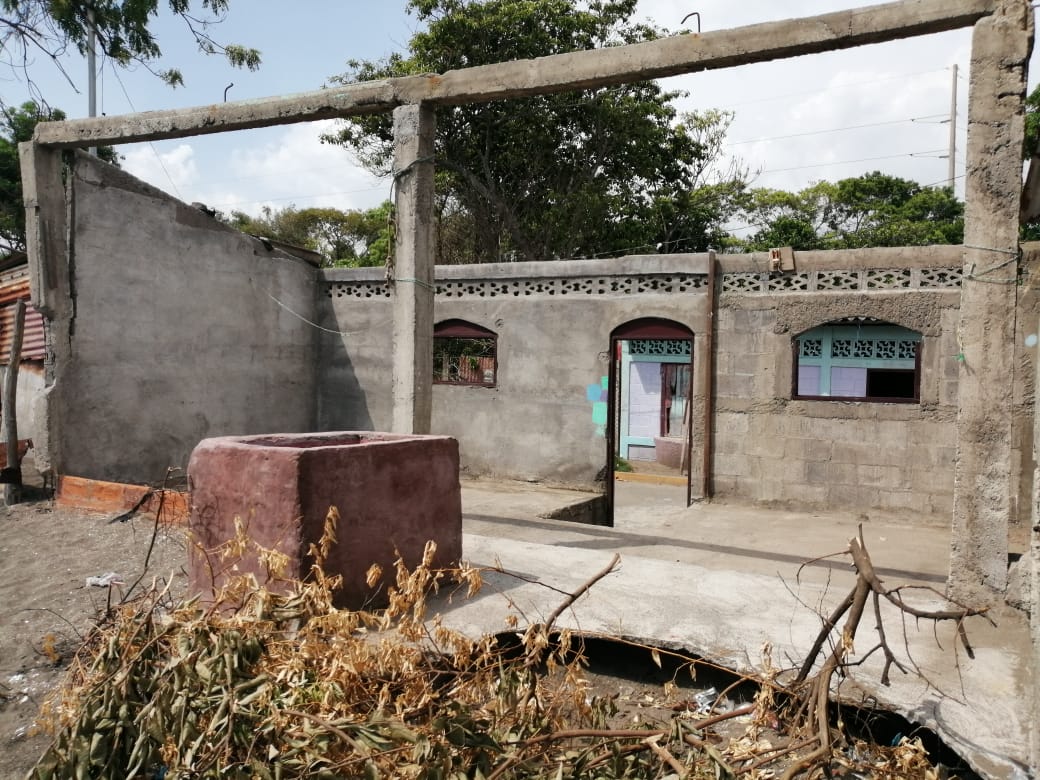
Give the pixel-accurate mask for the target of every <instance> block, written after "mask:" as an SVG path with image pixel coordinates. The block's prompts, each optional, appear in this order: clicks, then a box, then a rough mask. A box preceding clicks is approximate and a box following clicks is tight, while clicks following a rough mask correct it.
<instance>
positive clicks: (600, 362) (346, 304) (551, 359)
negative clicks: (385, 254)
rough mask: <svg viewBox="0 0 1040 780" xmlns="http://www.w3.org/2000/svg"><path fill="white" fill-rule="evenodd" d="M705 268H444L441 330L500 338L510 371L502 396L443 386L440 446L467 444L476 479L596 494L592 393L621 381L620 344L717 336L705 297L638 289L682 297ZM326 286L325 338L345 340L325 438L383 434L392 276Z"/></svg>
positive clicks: (327, 380)
mask: <svg viewBox="0 0 1040 780" xmlns="http://www.w3.org/2000/svg"><path fill="white" fill-rule="evenodd" d="M706 262H707V261H706V256H703V255H701V256H692V255H691V256H657V257H635V258H626V259H624V260H613V261H607V262H603V261H566V262H553V263H533V264H530V263H525V264H495V265H485V266H443V267H439V268H438V269H437V286H438V290H439V294H438V295H437V296H436V303H435V309H434V321H435V322H440V321H442V320H446V319H452V318H459V319H464V320H467V321H469V322H472V323H474V324H476V325H480V326H482V327H484V328H488V329H489V330H492V331H494V332H495V333H496V334H497V336H498V356H499V365H498V376H497V383H496V386H495V387H477V386H455V385H446V384H434V386H433V427H432V430H433V432H435V433H437V434H445V435H449V436H453V437H455V438H457V439H458V440H459V445H460V454H461V459H462V468H463V471H464V473H468V474H471V475H474V476H495V477H507V478H511V479H523V480H538V481H541V482H545V483H549V484H556V485H564V486H572V487H584V488H588V487H591V486H593V485H594V484H595V482H596V478H597V475H600V474H601V472H602V470H603V468H604V466H605V465H606V461H607V457H606V440H605V438H604V436H603V434H602V432H601V431H600V430H598V429H599V426H597V424H596V423H595V422H594V421H593V407H592V401H590V400H589V397H588V387H589V386H590V385H599V384H601V382H602V380H603V378H604V377H606V376H607V375H608V373H609V367H610V334H611V331H612V330H614V329H615V328H616V327H618V326H619V325H621V324H623V323H625V322H629V321H631V320H634V319H639V318H642V317H662V318H666V319H671V320H675V321H676V322H679V323H681V324H684V325H686V326H687V327H689V328H690V329H691V330H692V331H693V332H694V333H695V334H698V333H702V332H703V329H704V328H705V326H706V322H707V312H708V301H707V298H706V297H705V296H704V295H703V294H702V293H700V292H696V291H693V290H691V291H689V292H686V293H678V294H667V293H664V292H661V291H659V290H655V289H646V290H644V291H642V292H640V291H638V290H629V286H630V284H631V280H632V279H633V278H635V277H639V276H641V277H643V278H645V279H647V280H657V281H658V282H659V283H660V284H665V283H666V282H665V280H669V281H668V282H667V284H672V285H674V284H676V280H678V279H680V278H689V277H692V276H694V275H696V276H697V277H703V276H704V275H705V274H706V267H707V266H706ZM323 276H324V278H325V280H326V296H325V297H324V298H323V300H324V301H325V302H326V304H327V305H326V307H325V309H324V312H323V319H322V322H321V324H322V325H323V326H324V327H326V328H328V329H330V330H339V331H345V332H344V333H343V334H342V335H334V334H328V333H326V334H324V336H323V338H322V347H321V350H322V351H321V364H322V367H323V368H322V370H323V373H322V377H321V381H320V387H319V404H318V406H319V425H320V426H321V427H323V428H326V429H337V428H356V427H366V426H367V427H373V428H375V429H376V430H379V429H381V428H382V427H383V426H384V425H386V424H388V423H389V421H390V418H391V412H392V409H391V398H390V390H391V388H390V376H389V371H388V366H389V360H390V350H391V346H392V344H391V329H390V318H391V313H390V303H389V300H390V299H389V298H388V297H384V294H383V290H384V288H383V286H382V282H381V279H382V269H378V271H376V270H367V269H351V270H346V269H344V270H330V271H325V272H323ZM615 285H618V286H621V287H624V288H625V289H626V290H629V291H627V292H626V291H619V290H612V289H611V287H612V286H615ZM647 286H648V287H649V286H652V284H651V283H650V282H648V283H647ZM344 289H346V290H349V292H348V293H345V292H344ZM359 289H363V290H366V291H367V293H368V294H370V295H371V296H373V297H364V295H365V293H360V294H358V293H357V291H358V290H359Z"/></svg>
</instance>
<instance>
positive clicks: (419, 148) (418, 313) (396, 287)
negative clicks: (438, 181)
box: [387, 105, 435, 433]
mask: <svg viewBox="0 0 1040 780" xmlns="http://www.w3.org/2000/svg"><path fill="white" fill-rule="evenodd" d="M434 129H435V116H434V112H433V107H432V106H428V105H420V106H401V107H400V108H398V109H396V110H395V111H394V171H395V173H394V179H395V181H396V185H397V202H396V209H397V216H396V221H397V230H396V240H395V242H394V257H393V265H392V266H390V267H389V268H387V276H388V277H389V279H390V280H391V283H390V297H391V302H392V304H393V309H394V354H393V396H394V410H393V421H392V426H391V427H392V429H393V432H394V433H429V432H430V425H431V422H432V416H433V292H434V287H433V260H434V252H433V247H434V235H433V192H434V182H433V173H434V165H433V136H434Z"/></svg>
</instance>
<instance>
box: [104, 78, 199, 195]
mask: <svg viewBox="0 0 1040 780" xmlns="http://www.w3.org/2000/svg"><path fill="white" fill-rule="evenodd" d="M112 75H113V76H115V77H116V81H117V82H118V83H119V88H120V89H121V90H123V97H125V98H126V102H127V103H128V104H129V105H130V109H131V110H132V111H133V112H134V113H137V108H136V107H135V106H134V101H132V100H131V99H130V93H129V92H127V91H126V85H125V84H123V79H121V78H120V77H119V71H118V70H116V67H115V65H113V66H112ZM148 147H149V148H150V149H151V150H152V154H154V155H155V159H156V160H157V161H158V163H159V167H160V168H162V172H163V173H164V174H166V180H167V181H168V182H170V186H171V187H173V192H174V194H175V195H176V196H177V198H178V199H180V200H184V199H185V198H184V196H183V195H182V194H181V191H180V189H178V187H177V182H175V181H174V180H173V177H172V176H171V175H170V172H169V171H168V170H167V169H166V163H164V162H163V159H162V155H160V154H159V150H158V149H156V148H155V144H153V143H152V142H151V141H149V142H148Z"/></svg>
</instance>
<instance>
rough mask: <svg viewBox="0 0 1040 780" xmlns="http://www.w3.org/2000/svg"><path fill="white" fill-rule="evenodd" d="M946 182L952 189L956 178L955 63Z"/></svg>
mask: <svg viewBox="0 0 1040 780" xmlns="http://www.w3.org/2000/svg"><path fill="white" fill-rule="evenodd" d="M948 162H949V164H948V167H947V171H948V175H947V178H948V182H947V185H948V186H949V188H950V189H951V190H952V189H953V182H954V180H955V179H956V178H957V63H954V64H953V87H952V88H951V89H950V154H949V158H948Z"/></svg>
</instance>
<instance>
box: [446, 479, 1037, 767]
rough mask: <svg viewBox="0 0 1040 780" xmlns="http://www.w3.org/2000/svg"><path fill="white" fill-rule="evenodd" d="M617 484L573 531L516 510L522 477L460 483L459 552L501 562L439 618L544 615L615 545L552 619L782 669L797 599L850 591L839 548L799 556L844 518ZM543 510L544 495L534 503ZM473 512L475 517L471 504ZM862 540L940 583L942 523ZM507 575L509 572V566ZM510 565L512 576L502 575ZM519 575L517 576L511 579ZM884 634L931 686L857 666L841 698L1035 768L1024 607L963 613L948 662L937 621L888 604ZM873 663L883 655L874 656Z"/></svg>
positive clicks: (823, 602) (806, 637)
mask: <svg viewBox="0 0 1040 780" xmlns="http://www.w3.org/2000/svg"><path fill="white" fill-rule="evenodd" d="M635 487H637V486H634V485H630V484H625V485H619V493H618V513H617V515H616V517H615V522H616V526H615V528H612V529H609V528H596V527H590V526H579V525H573V524H567V523H561V522H555V521H551V520H543V519H539V518H536V517H533V516H532V514H530V513H527V514H524V513H523V511H522V505H521V504H520V502H519V501H518V500H517V497H516V494H517V492H526V491H533V490H535V488H533V487H526V488H525V487H522V486H520V487H514V486H509V485H507V486H506V487H505V493H504V494H503V495H502V496H501V498H497V497H496V492H497V491H498V488H497V486H496V485H494V484H488V483H483V482H478V483H475V484H474V483H470V482H464V483H463V511H464V521H463V522H464V539H463V549H464V556H463V557H464V558H465V559H466V560H468V561H470V562H471V563H474V564H481V565H487V566H490V567H496V566H498V565H499V564H500V567H501V569H502V571H501V572H488V573H486V575H485V582H486V585H485V588H484V590H483V591H482V592H481V595H480V596H479V597H477V598H476V599H474V600H472V601H469V602H458V601H456V602H454V603H452V604H450V605H449V604H446V603H442V604H441V605H440V606H439V607H438V609H440V610H441V611H442V613H443V615H444V617H445V622H446V623H447V624H448V625H451V626H453V627H456V628H459V629H461V630H463V631H466V632H471V633H474V634H475V633H480V632H485V631H495V632H497V631H503V630H506V624H505V617H506V616H507V615H508V614H510V612H511V611H514V610H515V612H514V614H518V613H519V611H522V613H523V614H522V615H519V614H518V617H520V619H521V621H524V620H530V621H537V620H540V619H544V618H545V617H546V616H547V615H548V614H550V613H551V612H552V611H553V610H554V609H555V607H556V606H557V605H558V604H559V603H560V601H561V596H560V594H559V592H557V591H551V590H549V589H548V588H547V587H546V586H551V587H553V588H559V589H560V590H562V591H564V592H570V591H572V590H574V589H575V588H577V587H578V586H579V585H580V584H582V583H584V582H585V581H586V580H587V578H588V577H590V576H592V574H593V573H595V572H596V571H598V570H600V569H601V568H602V567H603V566H604V565H605V564H606V563H607V562H608V561H609V560H610V557H611V555H612V554H613V553H614V552H615V551H618V552H620V553H621V555H622V561H621V566H620V568H619V569H618V571H617V572H616V573H614V574H611V575H609V576H608V577H607V578H605V579H604V580H602V581H600V582H599V583H597V584H596V585H595V586H594V587H593V588H592V590H591V591H590V592H589V593H588V595H586V596H583V597H582V598H581V599H579V600H578V602H577V603H576V604H575V605H574V607H573V608H572V609H570V610H568V611H567V612H565V613H564V615H563V618H562V622H561V623H560V625H561V626H567V627H570V628H575V629H580V630H582V631H585V632H588V633H593V634H597V633H598V634H605V635H607V636H620V637H625V638H629V639H634V640H637V641H640V642H646V643H649V644H657V645H658V646H663V647H671V648H682V649H685V650H688V651H693V652H696V653H701V654H704V655H706V656H708V657H710V658H713V659H716V660H718V661H720V662H723V663H725V664H728V665H730V666H732V667H733V668H736V669H742V670H756V669H760V668H761V653H762V648H763V646H764V645H765V643H767V642H768V643H769V644H770V645H771V646H772V651H773V657H774V659H776V660H777V661H778V662H779V665H781V666H783V665H788V664H789V663H790V661H789V659H795V660H797V659H800V658H801V657H803V656H804V654H805V652H806V651H807V649H808V647H809V645H810V643H811V641H812V639H813V638H814V637H815V635H816V632H817V631H818V630H819V626H820V619H819V618H818V617H817V615H816V614H815V612H813V610H812V609H811V608H810V607H807V606H806V605H811V606H813V607H819V608H820V609H821V610H822V611H824V612H827V611H829V610H830V609H831V608H832V607H833V606H834V605H835V604H836V603H837V602H838V601H839V600H840V599H841V598H842V597H843V596H844V595H845V594H846V593H847V591H848V589H849V588H850V587H851V585H852V581H853V575H852V572H851V569H850V566H849V563H848V560H847V558H844V559H843V558H837V559H833V560H821V561H817V562H816V563H815V564H813V565H810V566H808V567H805V568H802V567H801V564H802V563H803V562H804V561H806V560H807V559H811V558H816V557H818V556H825V555H829V554H833V553H838V552H840V551H842V550H843V549H845V548H846V546H847V542H848V539H849V538H851V537H852V536H853V535H855V534H857V533H858V532H859V531H858V525H859V521H858V519H857V518H856V516H855V515H854V514H852V513H830V512H829V513H820V514H816V515H806V514H804V513H794V512H776V511H767V510H762V509H759V508H754V507H749V506H747V505H737V504H719V503H711V504H702V505H695V506H694V507H691V508H689V509H686V508H683V507H682V498H683V497H682V495H681V494H682V489H681V488H673V489H671V490H668V489H661V488H656V489H654V490H653V491H650V492H646V491H649V489H647V488H645V486H638V489H639V490H640V491H641V492H639V493H638V494H632V495H629V496H627V497H626V495H625V493H624V492H622V491H623V490H629V489H632V488H635ZM537 506H538V509H539V511H540V512H541V511H543V510H544V500H543V501H540V502H539V503H538V504H537ZM475 509H476V510H479V511H477V512H474V510H475ZM862 532H863V534H864V537H865V539H866V546H867V549H868V550H869V552H870V553H871V555H872V557H873V561H874V563H875V565H876V566H877V567H878V569H879V574H880V576H881V577H882V578H883V580H884V581H885V583H886V584H887V585H889V586H895V585H898V584H901V583H903V582H912V583H916V584H921V585H932V586H934V587H937V588H939V589H941V588H942V585H941V581H942V580H943V579H944V572H945V568H946V555H945V551H946V546H945V545H946V541H947V536H948V532H947V531H946V530H944V529H942V528H937V527H935V526H929V525H922V524H915V523H912V522H900V523H884V522H876V521H872V522H868V523H864V524H863V525H862ZM511 573H512V574H511ZM513 574H515V575H519V577H518V576H513ZM520 577H522V578H523V580H521V579H520ZM913 598H914V599H915V600H914V603H915V604H917V605H919V606H936V605H938V604H939V603H940V602H941V599H939V598H938V597H937V596H934V595H931V594H928V593H926V592H919V593H915V594H914V595H913ZM884 614H885V621H886V625H887V627H888V636H889V639H890V641H892V643H893V645H894V647H893V649H894V650H895V651H896V653H897V655H898V656H899V657H900V658H905V657H906V656H905V653H906V652H907V649H908V650H909V653H910V654H911V655H912V657H913V658H914V660H915V661H916V663H917V664H918V666H919V668H920V669H921V671H922V672H923V674H924V675H925V676H926V677H927V678H928V680H929V681H930V683H931V684H929V683H927V682H925V681H924V680H922V679H921V678H919V677H917V676H915V675H913V674H910V675H902V674H900V673H899V672H896V671H893V674H892V686H891V687H885V686H882V685H881V684H880V683H879V682H878V679H879V672H880V660H879V659H875V658H873V657H872V658H871V659H870V660H868V661H867V663H866V664H865V666H864V667H858V668H856V669H855V670H854V671H853V677H854V679H855V680H856V683H855V684H854V683H852V682H851V681H846V682H845V683H843V684H842V688H841V691H842V695H844V696H846V697H848V698H849V699H850V700H852V701H863V700H864V699H865V698H866V697H871V696H872V697H876V698H877V699H878V700H879V701H881V702H883V703H885V704H886V705H888V706H891V707H893V708H894V709H896V710H897V711H899V712H902V713H903V714H905V715H906V716H907V717H909V718H910V719H911V720H913V721H914V722H917V723H921V724H923V725H926V726H928V727H929V728H932V729H934V730H935V731H937V732H938V733H939V735H940V736H941V737H942V738H943V739H944V740H945V741H946V742H947V743H948V744H950V745H951V746H952V747H953V748H954V749H955V750H957V751H958V752H959V753H960V754H961V755H962V756H964V757H965V758H966V759H967V760H968V761H969V762H970V763H971V764H972V766H973V767H975V769H976V770H977V771H979V772H980V773H981V774H982V775H983V776H984V777H993V778H1026V777H1030V776H1033V774H1032V772H1033V770H1032V769H1031V768H1030V767H1031V766H1035V764H1031V763H1030V755H1029V741H1030V737H1031V735H1032V734H1033V732H1035V725H1034V723H1033V722H1032V720H1031V710H1032V702H1031V701H1030V697H1029V696H1028V695H1024V691H1029V690H1031V689H1032V688H1031V686H1032V685H1033V682H1032V680H1031V674H1030V660H1029V655H1030V650H1029V627H1028V623H1027V621H1026V619H1025V617H1024V616H1023V615H1021V614H1020V613H1017V612H1014V611H1012V610H1005V609H998V610H996V611H995V612H994V614H993V617H994V619H995V620H996V622H997V624H998V625H997V627H996V628H994V627H991V626H990V625H989V624H988V623H986V622H985V621H984V620H982V619H981V618H980V619H974V620H970V621H969V622H968V626H967V629H968V635H969V637H970V638H971V641H972V644H973V646H974V648H975V658H974V659H971V658H967V657H966V656H965V654H964V653H963V650H959V651H958V652H957V654H956V656H955V654H954V653H955V651H954V648H955V647H956V641H955V639H954V637H953V635H952V630H951V627H949V626H944V627H941V628H940V630H939V632H938V640H939V642H940V643H941V646H942V649H940V648H939V646H938V645H937V644H936V636H935V635H933V633H932V630H931V626H930V625H925V624H923V623H922V624H921V625H920V626H919V627H918V626H915V625H914V624H913V623H908V624H907V625H906V631H907V642H908V645H907V646H906V647H905V648H904V644H903V629H902V627H901V626H902V623H901V621H900V620H899V619H898V618H897V617H896V616H895V615H893V614H892V613H891V612H885V613H884ZM873 623H874V620H873V617H872V616H871V617H870V618H869V619H866V620H864V622H863V624H862V625H861V627H860V633H859V635H858V637H857V640H856V643H855V647H856V649H858V650H859V651H860V652H861V653H865V652H866V651H867V650H869V649H870V648H871V647H872V646H873V645H874V644H875V642H874V641H872V632H873ZM875 661H878V662H877V663H876V662H875Z"/></svg>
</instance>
